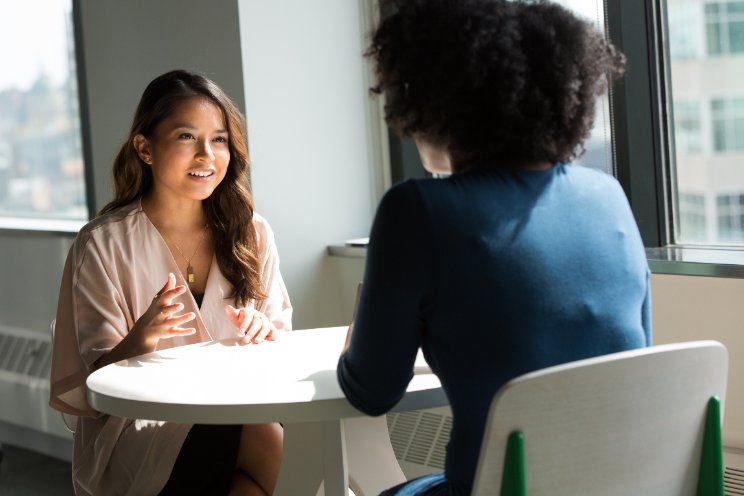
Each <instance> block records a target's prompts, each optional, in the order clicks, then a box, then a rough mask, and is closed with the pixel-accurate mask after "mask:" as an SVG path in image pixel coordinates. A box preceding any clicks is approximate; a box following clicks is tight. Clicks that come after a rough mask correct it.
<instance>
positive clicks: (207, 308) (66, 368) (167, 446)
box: [50, 202, 292, 496]
mask: <svg viewBox="0 0 744 496" xmlns="http://www.w3.org/2000/svg"><path fill="white" fill-rule="evenodd" d="M253 224H254V226H255V228H256V233H257V237H258V257H259V259H260V260H261V285H262V286H261V289H262V291H263V293H264V294H266V295H267V298H266V299H265V300H264V301H262V302H261V303H260V304H259V305H258V306H257V309H258V310H259V311H261V312H263V313H264V314H265V315H266V316H267V317H268V318H269V319H270V320H271V322H272V323H273V324H274V325H275V326H276V328H277V329H278V330H280V331H283V330H291V319H292V306H291V304H290V302H289V296H288V295H287V290H286V287H285V286H284V281H283V280H282V276H281V274H280V273H279V257H278V254H277V249H276V245H275V243H274V235H273V233H272V231H271V228H270V227H269V224H268V223H267V222H266V220H264V219H263V218H262V217H261V216H259V215H257V214H254V217H253ZM169 272H172V273H174V274H176V277H177V281H178V282H177V283H178V284H186V282H185V281H184V279H183V275H182V274H181V272H180V270H179V268H178V266H177V265H176V262H175V260H174V258H173V256H172V255H171V252H170V250H169V249H168V247H167V245H166V243H165V241H164V240H163V238H162V237H161V236H160V233H159V232H158V231H157V229H156V228H155V226H153V224H152V223H151V222H150V220H149V219H148V218H147V215H146V214H145V213H144V211H143V210H142V207H141V205H140V203H139V202H135V203H133V204H131V205H128V206H126V207H122V208H120V209H118V210H116V211H113V212H110V213H108V214H106V215H104V216H101V217H98V218H96V219H94V220H93V221H91V222H90V223H88V224H87V225H86V226H85V227H83V229H82V230H81V231H80V233H79V234H78V236H77V238H76V239H75V241H74V243H73V246H72V248H71V249H70V252H69V254H68V256H67V261H66V263H65V268H64V273H63V276H62V284H61V287H60V292H59V303H58V307H57V318H56V324H55V333H54V350H53V355H52V372H51V399H50V404H51V406H52V407H53V408H55V409H57V410H60V411H62V412H65V413H68V414H72V415H77V416H78V421H77V428H76V430H75V441H74V449H73V463H72V472H73V473H72V479H73V485H74V488H75V492H76V494H78V495H96V496H97V495H104V494H105V495H107V496H108V495H137V496H141V495H151V494H152V495H154V494H157V493H158V492H159V491H160V489H162V487H163V486H164V485H165V483H166V481H167V480H168V477H169V476H170V472H171V469H172V468H173V464H174V463H175V460H176V457H177V456H178V452H179V451H180V449H181V445H182V444H183V442H184V440H185V438H186V435H187V434H188V432H189V429H190V428H191V425H190V424H176V423H171V422H154V421H146V420H133V419H127V418H120V417H114V416H110V415H105V414H102V413H100V412H97V411H95V410H93V409H92V408H91V406H90V405H89V404H88V401H87V398H86V386H85V380H86V379H87V377H88V375H89V374H90V373H91V371H92V370H91V367H92V364H93V363H94V362H95V361H96V360H97V359H98V358H99V357H100V356H101V355H103V354H105V353H107V352H108V351H109V350H111V349H112V348H113V347H114V346H116V344H117V343H119V341H121V340H122V339H123V338H124V336H126V334H127V332H128V331H129V329H131V328H132V326H134V323H135V322H136V321H137V319H139V317H140V316H141V315H142V314H144V313H145V311H146V310H147V309H148V307H149V306H150V303H151V302H152V299H153V297H154V296H155V294H156V293H157V292H158V291H159V290H160V289H161V288H162V287H163V285H164V284H165V281H166V279H167V277H168V273H169ZM231 292H232V285H231V284H230V283H229V282H228V281H227V280H226V279H225V278H224V277H223V275H222V273H221V272H220V269H219V267H218V265H217V261H216V259H213V260H212V265H211V268H210V270H209V278H208V279H207V284H206V289H205V292H204V300H203V302H202V306H201V309H200V308H198V307H197V305H196V302H195V301H194V298H193V297H192V296H191V294H190V293H188V292H187V293H185V294H184V295H181V296H180V297H178V298H177V299H176V301H180V302H181V303H183V304H184V310H183V311H184V312H188V311H193V312H195V313H196V320H195V321H192V322H189V323H188V325H187V327H196V329H197V332H196V333H195V334H193V335H191V336H186V337H177V338H172V339H164V340H161V341H160V342H159V344H158V349H164V348H170V347H174V346H182V345H185V344H192V343H198V342H204V341H211V340H219V339H225V338H230V337H235V336H236V335H237V332H238V331H237V329H236V328H235V326H234V325H233V324H232V322H230V320H229V318H228V317H227V314H226V313H225V305H226V304H227V303H232V304H234V302H233V301H232V300H230V299H227V297H228V295H230V294H231ZM208 457H209V454H208V453H205V460H208Z"/></svg>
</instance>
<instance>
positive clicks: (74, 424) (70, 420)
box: [49, 319, 78, 434]
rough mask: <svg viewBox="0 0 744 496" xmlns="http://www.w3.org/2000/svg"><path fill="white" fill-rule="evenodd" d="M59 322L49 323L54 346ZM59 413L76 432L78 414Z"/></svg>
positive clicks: (72, 430) (67, 425) (65, 422)
mask: <svg viewBox="0 0 744 496" xmlns="http://www.w3.org/2000/svg"><path fill="white" fill-rule="evenodd" d="M56 324H57V320H56V319H54V320H52V323H51V324H50V325H49V330H50V331H51V333H52V346H54V327H55V326H56ZM59 414H60V415H61V416H62V422H64V424H65V427H67V430H69V431H70V432H72V433H73V434H74V433H75V429H76V428H77V420H78V418H77V415H72V414H71V413H65V412H59Z"/></svg>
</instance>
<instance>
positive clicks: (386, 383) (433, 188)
mask: <svg viewBox="0 0 744 496" xmlns="http://www.w3.org/2000/svg"><path fill="white" fill-rule="evenodd" d="M650 321H651V319H650V290H649V270H648V263H647V261H646V257H645V251H644V248H643V244H642V242H641V238H640V235H639V232H638V227H637V226H636V223H635V220H634V218H633V215H632V213H631V210H630V207H629V205H628V202H627V199H626V198H625V195H624V193H623V191H622V189H621V188H620V186H619V184H618V183H617V181H616V180H615V179H614V178H612V177H611V176H609V175H607V174H605V173H603V172H598V171H595V170H591V169H587V168H584V167H579V166H574V165H562V164H558V165H556V166H554V167H552V168H550V169H547V170H544V171H527V170H516V169H503V170H476V171H471V172H465V173H461V174H455V175H453V176H451V177H450V178H448V179H425V180H415V181H413V180H412V181H407V182H404V183H401V184H399V185H396V186H394V187H393V188H391V189H390V190H389V191H388V192H387V194H386V195H385V196H384V198H383V199H382V201H381V203H380V205H379V207H378V211H377V214H376V217H375V221H374V223H373V226H372V231H371V234H370V241H369V248H368V251H367V260H366V267H365V273H364V284H363V287H362V292H361V295H360V298H359V304H358V308H357V313H356V319H355V323H354V332H353V335H352V339H351V344H350V346H349V348H348V350H347V351H346V352H345V353H344V354H343V355H342V357H341V359H340V361H339V364H338V380H339V383H340V385H341V387H342V389H343V391H344V393H345V394H346V396H347V398H348V399H349V401H350V402H351V403H352V404H353V405H354V406H355V407H356V408H358V409H359V410H361V411H362V412H365V413H367V414H369V415H380V414H383V413H385V412H387V411H389V410H390V409H391V408H392V407H393V406H394V405H395V404H396V403H397V402H398V401H399V400H400V398H401V397H402V396H403V394H404V392H405V390H406V387H407V385H408V382H409V380H410V379H411V377H412V375H413V364H414V360H415V357H416V353H417V350H418V348H419V347H421V348H422V349H423V353H424V356H425V358H426V360H427V362H428V363H429V365H430V366H431V369H432V371H433V372H434V373H435V374H436V375H437V376H438V377H439V379H440V380H441V383H442V386H443V388H444V390H445V392H446V394H447V397H448V399H449V402H450V405H451V408H452V414H453V427H452V432H451V436H450V442H449V445H448V447H447V458H446V464H445V476H446V480H447V483H448V485H449V487H450V493H451V494H458V495H460V494H462V495H465V494H470V489H471V485H472V481H473V477H474V474H475V468H476V464H477V459H478V455H479V450H480V445H481V439H482V437H483V431H484V426H485V421H486V417H487V414H488V409H489V406H490V403H491V400H492V399H493V397H494V394H495V393H496V391H497V390H498V389H499V387H501V386H502V385H503V384H504V383H505V382H507V381H508V380H509V379H512V378H514V377H516V376H518V375H521V374H524V373H526V372H529V371H532V370H536V369H539V368H543V367H548V366H551V365H555V364H559V363H563V362H568V361H573V360H578V359H582V358H587V357H591V356H596V355H602V354H607V353H612V352H616V351H621V350H627V349H632V348H638V347H643V346H647V345H650V344H651V323H650Z"/></svg>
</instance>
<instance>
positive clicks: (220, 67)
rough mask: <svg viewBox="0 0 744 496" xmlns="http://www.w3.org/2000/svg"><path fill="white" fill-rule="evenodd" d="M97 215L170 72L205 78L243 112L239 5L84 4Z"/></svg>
mask: <svg viewBox="0 0 744 496" xmlns="http://www.w3.org/2000/svg"><path fill="white" fill-rule="evenodd" d="M79 3H80V9H81V11H80V15H81V18H82V27H83V32H82V36H83V43H84V57H85V64H86V76H85V79H86V84H87V88H88V105H89V109H90V122H91V126H90V128H91V140H92V143H93V169H94V176H95V191H96V209H99V208H101V207H102V206H103V205H104V204H105V203H107V202H108V201H109V200H111V196H112V189H111V164H112V161H113V159H114V156H115V155H116V153H117V152H118V150H119V147H120V146H121V144H122V142H123V141H124V139H126V137H127V132H128V131H129V126H130V124H131V122H132V116H133V115H134V110H135V107H136V106H137V102H138V101H139V99H140V96H141V95H142V91H143V90H144V89H145V86H146V85H147V83H149V82H150V81H151V80H152V79H154V78H155V77H157V76H159V75H160V74H162V73H164V72H166V71H169V70H171V69H190V70H197V71H200V72H203V73H205V74H206V75H207V76H209V77H210V78H211V79H213V80H214V81H215V82H216V83H217V84H218V85H220V86H221V87H222V89H223V90H225V92H226V93H227V94H228V95H230V96H231V97H232V98H233V100H234V101H235V102H236V104H237V105H238V107H239V108H241V109H244V108H245V107H244V100H243V71H242V68H241V66H240V33H239V29H238V5H237V1H236V0H224V1H220V2H219V7H217V6H216V5H215V4H214V3H212V2H204V1H201V0H158V1H156V2H153V1H151V0H127V1H126V2H122V1H119V0H80V2H79Z"/></svg>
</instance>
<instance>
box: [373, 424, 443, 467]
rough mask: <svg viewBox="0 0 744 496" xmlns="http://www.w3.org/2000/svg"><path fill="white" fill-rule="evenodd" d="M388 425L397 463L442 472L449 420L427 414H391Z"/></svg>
mask: <svg viewBox="0 0 744 496" xmlns="http://www.w3.org/2000/svg"><path fill="white" fill-rule="evenodd" d="M387 424H388V430H389V431H390V443H391V444H392V445H393V452H394V453H395V457H396V458H397V459H398V460H400V461H405V462H410V463H416V464H419V465H425V466H427V467H431V468H434V469H437V470H444V459H445V453H446V449H447V441H448V440H449V436H450V431H451V430H452V417H451V416H448V415H440V414H437V413H432V412H428V411H412V412H402V413H392V414H389V415H388V416H387Z"/></svg>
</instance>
